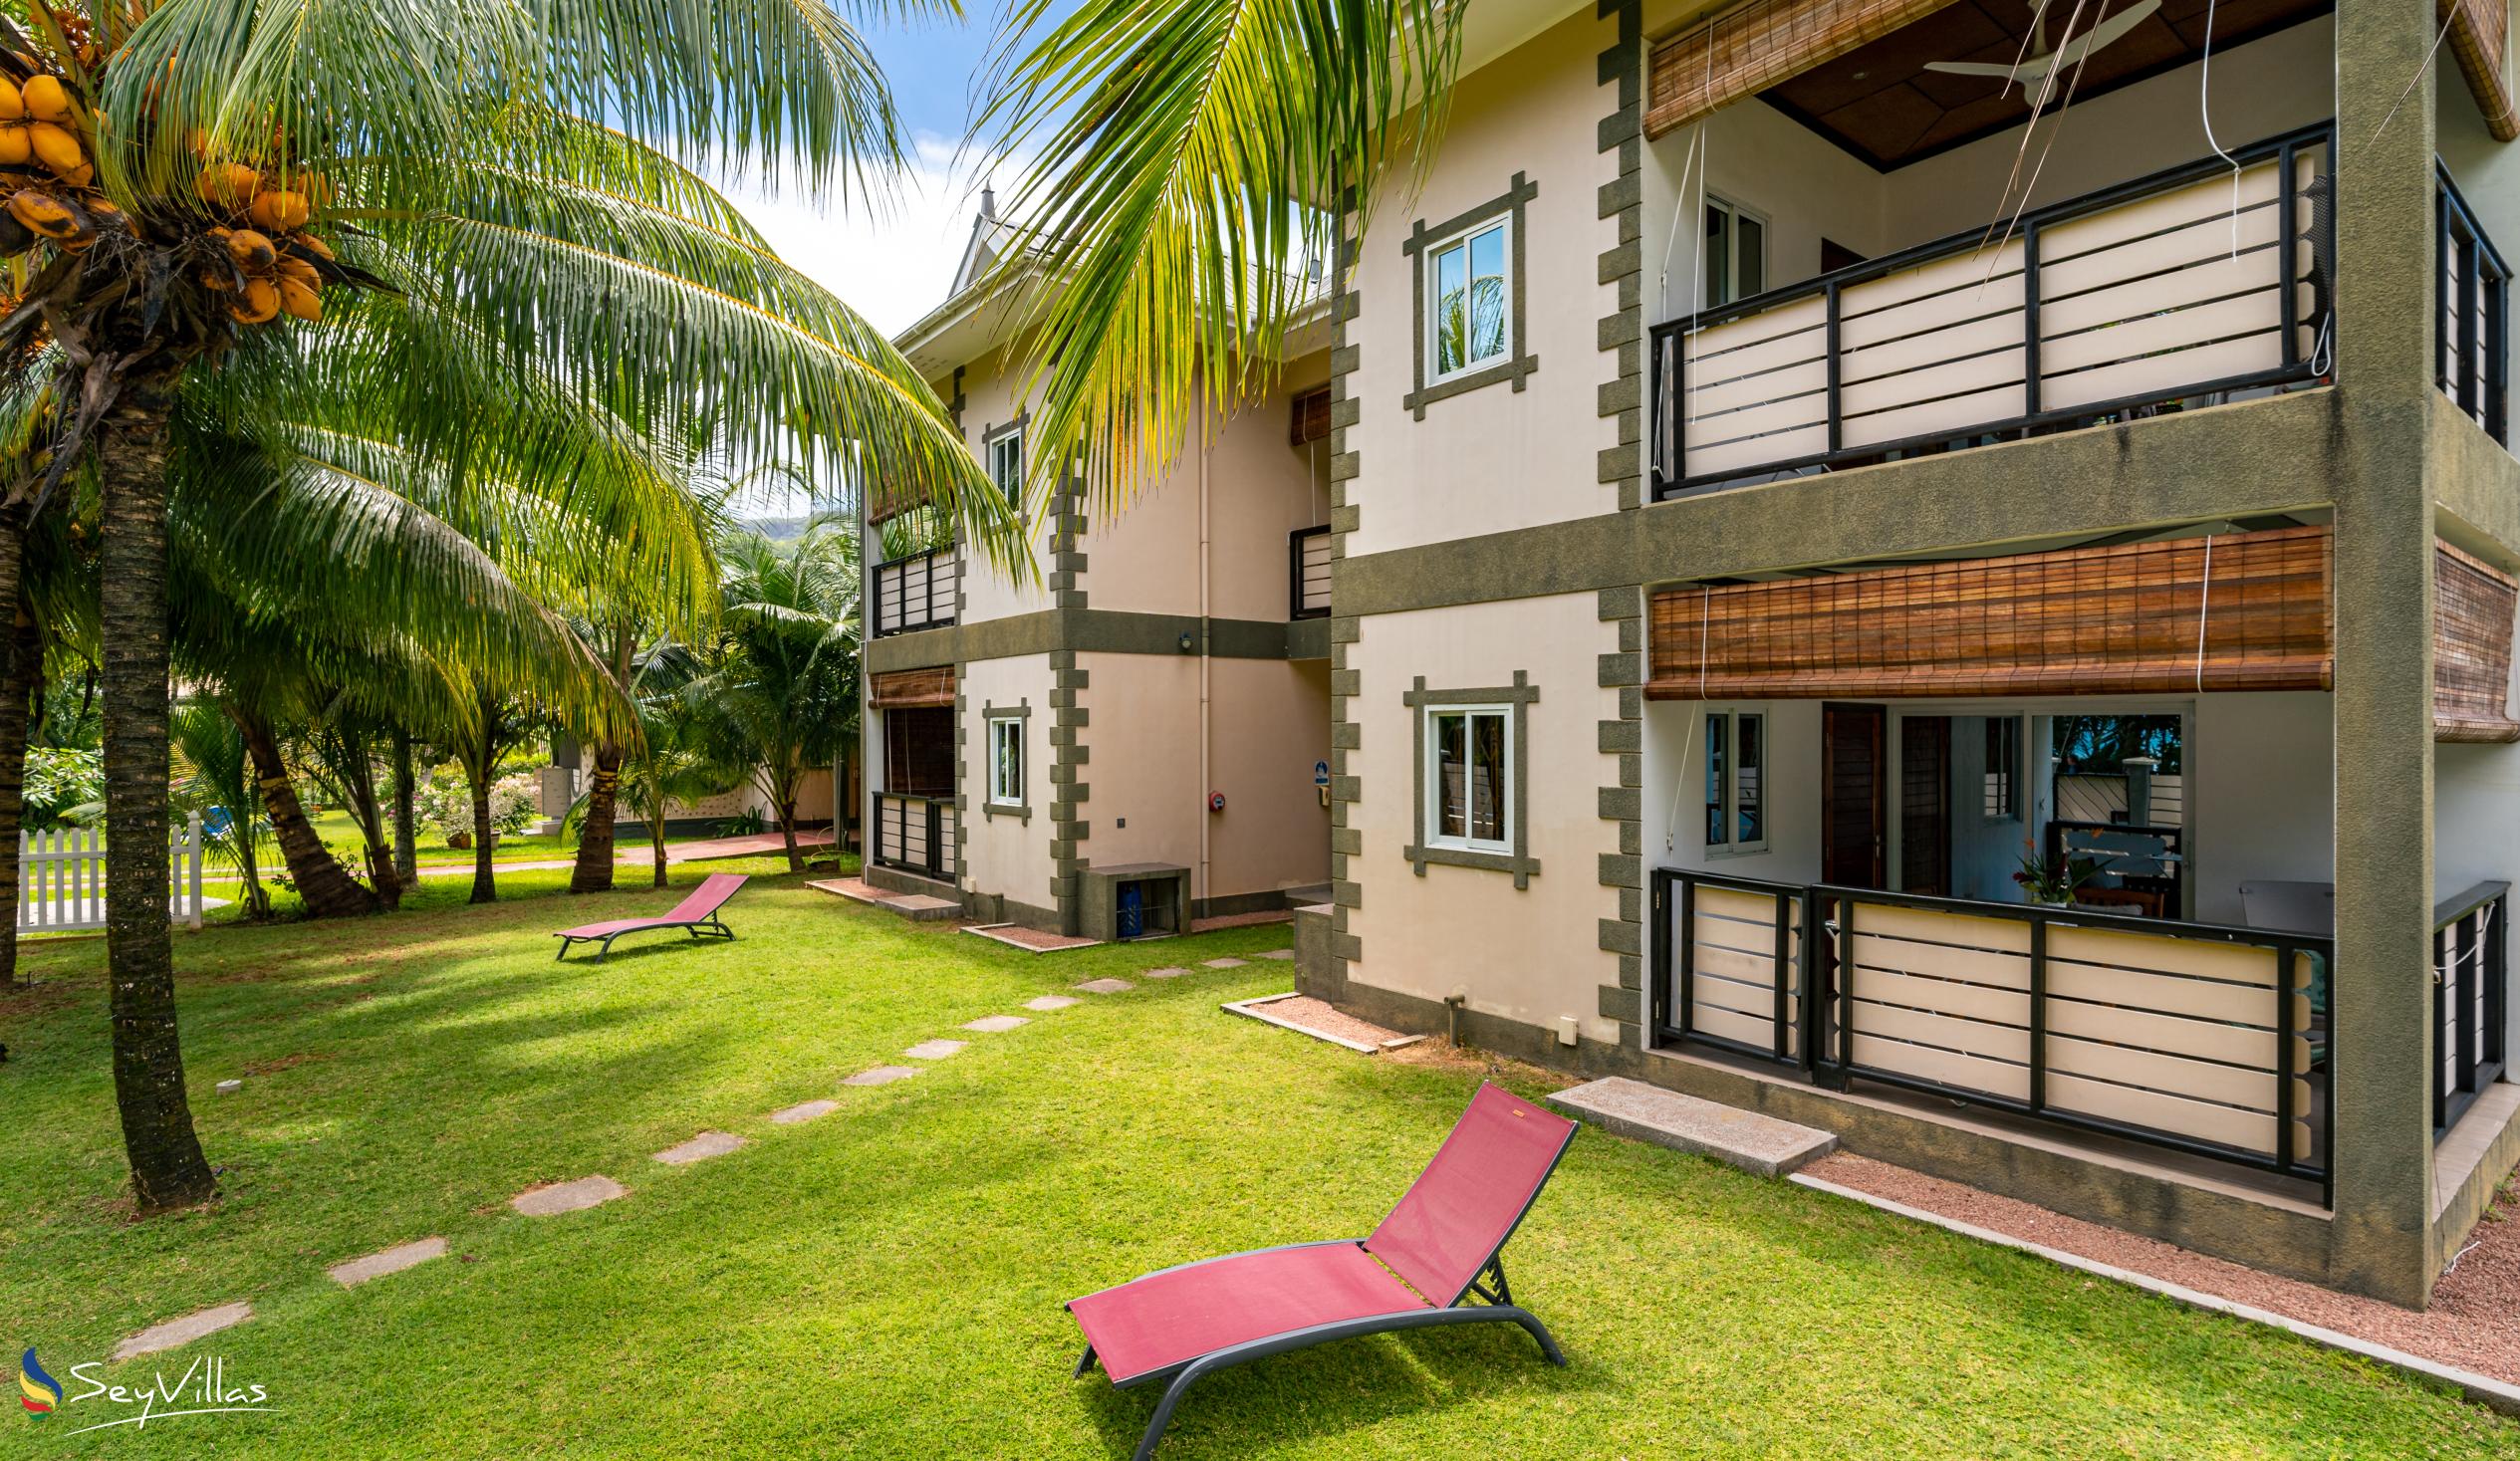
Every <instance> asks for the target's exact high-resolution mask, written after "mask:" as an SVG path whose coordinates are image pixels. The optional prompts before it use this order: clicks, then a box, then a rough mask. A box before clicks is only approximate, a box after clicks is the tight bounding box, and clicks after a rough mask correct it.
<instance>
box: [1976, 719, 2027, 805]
mask: <svg viewBox="0 0 2520 1461" xmlns="http://www.w3.org/2000/svg"><path fill="white" fill-rule="evenodd" d="M1984 813H1985V817H1986V820H1987V821H1989V822H2015V821H2018V820H2020V817H2021V717H2020V716H2018V715H1990V716H1988V717H1987V718H1986V795H1985V801H1984Z"/></svg>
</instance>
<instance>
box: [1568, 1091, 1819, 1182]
mask: <svg viewBox="0 0 2520 1461" xmlns="http://www.w3.org/2000/svg"><path fill="white" fill-rule="evenodd" d="M1549 1103H1550V1104H1551V1105H1554V1106H1556V1107H1558V1108H1559V1109H1560V1110H1563V1111H1565V1112H1566V1113H1567V1114H1568V1115H1571V1116H1574V1117H1576V1118H1577V1119H1578V1120H1585V1121H1591V1122H1593V1123H1594V1124H1595V1125H1598V1126H1600V1127H1601V1128H1602V1129H1604V1130H1606V1131H1609V1132H1611V1133H1613V1134H1615V1135H1620V1136H1629V1137H1633V1138H1635V1139H1637V1140H1638V1141H1650V1142H1652V1143H1654V1144H1655V1145H1657V1146H1668V1147H1670V1148H1671V1149H1672V1150H1674V1151H1693V1152H1696V1153H1698V1154H1699V1155H1701V1156H1711V1157H1713V1158H1715V1159H1716V1160H1717V1161H1724V1162H1730V1163H1732V1164H1733V1165H1734V1166H1737V1167H1739V1168H1741V1169H1742V1170H1743V1171H1745V1172H1754V1173H1756V1174H1757V1175H1759V1176H1762V1177H1781V1176H1784V1175H1785V1174H1786V1173H1788V1172H1791V1171H1793V1170H1794V1169H1795V1168H1797V1167H1799V1166H1802V1165H1803V1164H1804V1163H1806V1162H1811V1161H1817V1160H1819V1159H1820V1158H1821V1157H1824V1156H1827V1155H1828V1154H1829V1153H1830V1152H1832V1151H1835V1150H1836V1149H1837V1146H1838V1138H1837V1137H1836V1136H1835V1135H1834V1134H1832V1133H1830V1132H1827V1131H1822V1130H1819V1129H1817V1128H1815V1127H1811V1126H1798V1125H1796V1124H1795V1123H1793V1122H1792V1121H1784V1120H1779V1119H1777V1118H1776V1117H1775V1116H1770V1115H1763V1114H1761V1113H1760V1112H1758V1111H1745V1110H1742V1109H1739V1108H1738V1107H1735V1106H1729V1105H1723V1104H1720V1103H1718V1102H1716V1101H1711V1100H1701V1099H1699V1098H1698V1097H1697V1096H1682V1095H1681V1094H1680V1093H1678V1092H1676V1091H1665V1090H1663V1089H1662V1088H1661V1087H1659V1086H1647V1085H1646V1084H1645V1083H1643V1082H1642V1081H1631V1080H1628V1079H1627V1078H1625V1077H1619V1076H1614V1077H1612V1078H1610V1079H1608V1080H1605V1081H1591V1082H1587V1083H1586V1084H1584V1085H1582V1086H1577V1087H1574V1088H1572V1089H1570V1090H1566V1091H1561V1092H1559V1093H1558V1094H1557V1095H1555V1096H1550V1097H1549Z"/></svg>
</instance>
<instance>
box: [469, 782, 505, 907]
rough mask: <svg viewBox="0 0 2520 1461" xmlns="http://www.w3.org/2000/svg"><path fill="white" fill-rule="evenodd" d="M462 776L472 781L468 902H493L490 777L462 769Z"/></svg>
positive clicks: (495, 887)
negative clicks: (470, 863)
mask: <svg viewBox="0 0 2520 1461" xmlns="http://www.w3.org/2000/svg"><path fill="white" fill-rule="evenodd" d="M464 776H465V779H466V780H468V781H470V782H471V783H472V901H474V902H476V903H495V902H497V901H498V900H499V879H498V874H497V873H495V872H493V871H492V870H491V866H490V839H491V837H492V836H493V835H494V834H493V833H492V832H491V829H490V778H489V777H488V775H486V774H476V773H474V771H473V769H472V768H471V767H469V766H467V767H465V768H464Z"/></svg>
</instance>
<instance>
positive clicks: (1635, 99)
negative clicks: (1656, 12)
mask: <svg viewBox="0 0 2520 1461" xmlns="http://www.w3.org/2000/svg"><path fill="white" fill-rule="evenodd" d="M1597 6H1598V9H1597V12H1596V13H1597V14H1598V15H1600V17H1601V18H1602V19H1604V20H1609V21H1612V22H1614V23H1615V24H1616V26H1617V28H1618V29H1617V34H1616V36H1615V37H1614V38H1613V39H1612V41H1611V44H1610V47H1609V49H1607V50H1605V51H1603V52H1602V54H1601V73H1600V85H1602V86H1606V87H1607V86H1612V85H1614V84H1615V85H1616V86H1617V88H1618V90H1617V91H1616V92H1615V93H1614V94H1613V96H1614V100H1613V102H1612V104H1611V114H1610V115H1609V116H1608V117H1605V118H1603V119H1602V125H1601V137H1600V145H1599V147H1598V148H1597V150H1599V151H1603V152H1617V153H1618V154H1619V180H1618V181H1616V182H1606V183H1603V184H1602V185H1601V188H1600V189H1599V191H1598V193H1597V199H1598V206H1599V208H1600V216H1601V217H1603V218H1608V219H1616V220H1618V224H1617V226H1618V229H1619V236H1618V238H1617V239H1616V240H1614V241H1613V242H1612V244H1611V246H1610V247H1609V248H1607V249H1604V250H1603V251H1602V255H1601V260H1600V266H1599V282H1600V283H1602V284H1615V285H1617V286H1618V287H1619V304H1618V307H1617V308H1616V309H1614V310H1612V312H1611V313H1609V314H1607V315H1604V316H1603V317H1602V318H1601V320H1600V322H1599V325H1598V331H1597V338H1596V340H1595V341H1594V345H1595V347H1596V348H1597V349H1599V350H1601V351H1602V352H1604V353H1605V354H1608V353H1613V352H1616V353H1617V355H1618V361H1619V370H1618V373H1617V374H1616V375H1614V376H1613V377H1612V378H1610V379H1609V380H1607V381H1604V382H1603V383H1602V384H1601V385H1600V386H1598V387H1596V392H1597V395H1598V409H1599V410H1600V413H1601V414H1602V415H1604V416H1615V417H1617V418H1618V421H1619V444H1618V445H1617V446H1611V447H1605V448H1603V450H1602V454H1601V468H1600V480H1601V482H1602V484H1603V485H1604V486H1610V487H1616V488H1618V489H1619V509H1620V511H1622V512H1626V511H1629V510H1630V509H1633V508H1637V507H1641V506H1643V505H1644V381H1645V376H1644V335H1645V312H1644V166H1643V152H1644V96H1643V93H1644V54H1645V47H1644V0H1597Z"/></svg>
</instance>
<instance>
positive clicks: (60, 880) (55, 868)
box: [18, 812, 203, 933]
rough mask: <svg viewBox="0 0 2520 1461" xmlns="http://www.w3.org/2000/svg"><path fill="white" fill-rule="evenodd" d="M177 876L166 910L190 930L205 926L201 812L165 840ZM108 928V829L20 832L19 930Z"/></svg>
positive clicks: (30, 931)
mask: <svg viewBox="0 0 2520 1461" xmlns="http://www.w3.org/2000/svg"><path fill="white" fill-rule="evenodd" d="M167 851H168V852H171V853H172V854H173V861H174V876H173V878H172V879H171V882H172V884H173V885H172V886H171V887H169V888H168V889H167V898H166V911H167V915H168V916H169V917H170V918H172V919H173V920H174V921H176V922H179V923H181V924H183V925H184V926H185V927H187V928H198V927H200V926H201V909H202V906H203V905H202V899H201V814H200V813H198V812H195V813H193V814H192V815H191V816H190V817H187V818H185V819H184V825H183V826H182V827H180V828H177V829H176V830H175V831H174V833H173V834H172V835H171V836H170V837H169V838H168V840H167ZM104 926H105V830H104V829H103V828H96V827H66V828H60V829H56V830H55V831H52V832H22V833H20V834H18V931H19V932H21V933H75V932H78V931H79V930H81V929H86V928H103V927H104Z"/></svg>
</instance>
